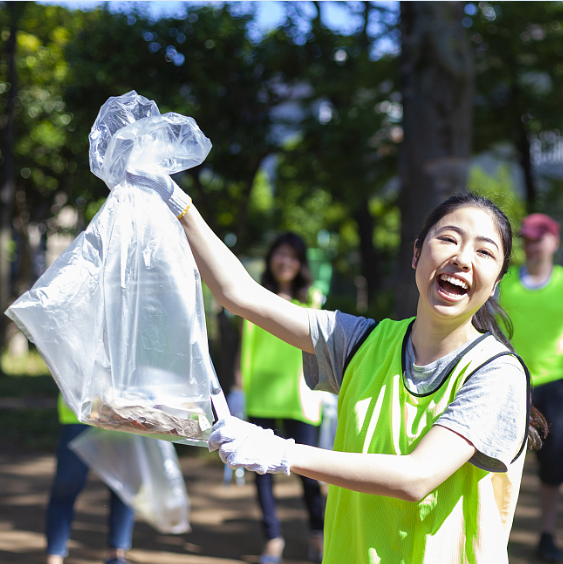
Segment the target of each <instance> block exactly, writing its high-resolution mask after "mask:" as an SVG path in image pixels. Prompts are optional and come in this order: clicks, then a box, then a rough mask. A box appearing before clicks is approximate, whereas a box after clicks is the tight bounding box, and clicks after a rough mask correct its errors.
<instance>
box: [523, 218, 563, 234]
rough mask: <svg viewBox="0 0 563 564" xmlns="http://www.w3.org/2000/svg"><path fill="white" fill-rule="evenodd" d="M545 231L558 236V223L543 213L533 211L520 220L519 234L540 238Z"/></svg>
mask: <svg viewBox="0 0 563 564" xmlns="http://www.w3.org/2000/svg"><path fill="white" fill-rule="evenodd" d="M546 233H551V234H552V235H556V236H559V223H557V221H555V220H554V219H552V218H551V217H549V216H548V215H545V214H544V213H533V214H530V215H528V216H526V217H525V218H524V219H523V220H522V227H521V228H520V236H521V237H526V239H533V240H536V239H541V238H542V237H543V236H544V235H545V234H546Z"/></svg>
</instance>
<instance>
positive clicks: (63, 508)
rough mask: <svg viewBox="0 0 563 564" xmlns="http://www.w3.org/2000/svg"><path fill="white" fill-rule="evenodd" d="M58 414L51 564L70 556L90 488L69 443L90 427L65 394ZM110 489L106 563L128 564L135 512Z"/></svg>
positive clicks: (49, 509) (50, 524)
mask: <svg viewBox="0 0 563 564" xmlns="http://www.w3.org/2000/svg"><path fill="white" fill-rule="evenodd" d="M58 413H59V421H60V423H61V425H62V428H61V434H60V437H59V444H58V446H57V470H56V473H55V479H54V481H53V485H52V486H51V492H50V497H49V504H48V506H47V513H46V523H45V531H46V536H47V564H62V562H63V560H64V558H66V556H68V548H67V544H68V540H69V539H70V534H71V528H72V520H73V518H74V503H75V501H76V498H77V496H78V494H79V493H80V492H81V491H82V490H83V489H84V487H85V485H86V478H87V476H88V470H89V468H88V466H87V465H86V464H84V462H82V460H80V458H79V457H78V456H77V455H76V454H75V453H74V451H73V450H72V449H71V448H70V447H69V443H71V442H72V441H73V440H74V439H75V438H76V437H78V436H79V435H80V434H81V433H82V432H84V431H85V430H86V429H89V428H90V427H89V425H84V424H82V423H80V422H79V421H78V418H77V417H76V415H75V414H74V412H73V411H72V410H71V409H70V407H69V406H68V405H67V404H66V402H65V401H64V399H63V396H62V394H59V399H58ZM108 489H109V491H110V503H109V506H110V509H109V519H108V525H109V536H108V559H107V560H106V564H128V562H127V560H126V559H125V552H126V551H127V550H128V549H130V548H131V539H132V536H133V527H134V525H135V513H134V511H133V509H131V508H130V507H128V506H127V505H125V504H124V503H123V501H121V499H120V498H119V496H118V495H117V494H116V493H115V492H114V491H113V490H112V489H110V488H108Z"/></svg>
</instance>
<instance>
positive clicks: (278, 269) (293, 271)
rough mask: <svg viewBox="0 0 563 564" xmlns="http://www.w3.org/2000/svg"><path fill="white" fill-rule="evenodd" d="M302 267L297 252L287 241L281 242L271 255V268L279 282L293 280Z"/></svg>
mask: <svg viewBox="0 0 563 564" xmlns="http://www.w3.org/2000/svg"><path fill="white" fill-rule="evenodd" d="M300 268H301V263H300V262H299V258H298V256H297V252H296V251H295V250H294V249H293V247H292V246H291V245H288V244H287V243H283V244H281V245H280V246H279V247H278V248H277V249H276V250H275V251H274V252H273V254H272V256H271V257H270V270H271V271H272V275H273V276H274V278H275V279H276V282H277V283H278V284H288V283H290V282H293V279H294V278H295V277H296V276H297V274H298V273H299V269H300Z"/></svg>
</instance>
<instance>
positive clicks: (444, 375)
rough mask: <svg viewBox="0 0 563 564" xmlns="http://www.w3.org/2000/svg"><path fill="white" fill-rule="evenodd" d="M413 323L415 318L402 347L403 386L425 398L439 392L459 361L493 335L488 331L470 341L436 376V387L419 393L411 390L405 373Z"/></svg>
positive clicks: (415, 394)
mask: <svg viewBox="0 0 563 564" xmlns="http://www.w3.org/2000/svg"><path fill="white" fill-rule="evenodd" d="M413 323H414V319H413V321H412V322H411V323H410V324H409V326H408V328H407V332H406V333H405V337H404V339H403V347H402V350H401V370H402V376H403V386H405V389H406V390H407V391H408V392H409V394H411V395H413V396H415V397H417V398H424V397H427V396H429V395H431V394H434V393H435V392H437V391H438V390H439V389H440V388H441V387H442V386H443V385H444V383H445V382H446V380H447V379H448V377H449V376H450V374H451V372H452V370H453V369H454V368H455V367H456V366H457V364H458V363H459V361H460V360H461V359H462V358H463V357H464V356H465V355H466V354H467V353H468V352H469V351H470V350H471V349H472V348H473V347H476V346H477V345H478V344H479V343H480V342H481V341H483V340H484V339H486V338H487V337H488V336H489V335H491V332H490V331H487V333H484V334H483V335H481V336H480V337H478V338H477V339H475V340H474V341H473V342H471V343H469V345H467V346H466V347H465V348H464V349H463V350H462V351H461V352H459V353H458V354H456V355H455V357H454V358H453V359H452V361H451V362H450V363H449V364H448V365H447V366H446V367H445V368H444V369H443V370H442V372H441V373H440V376H439V377H438V378H436V380H438V382H439V384H438V385H437V386H436V387H435V388H433V389H432V391H431V392H426V393H424V394H417V393H415V392H411V390H409V387H408V386H407V376H406V373H405V359H406V357H407V345H408V342H409V337H410V334H411V331H412V326H413ZM479 368H480V367H479Z"/></svg>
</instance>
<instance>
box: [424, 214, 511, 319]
mask: <svg viewBox="0 0 563 564" xmlns="http://www.w3.org/2000/svg"><path fill="white" fill-rule="evenodd" d="M503 259H504V249H503V246H502V240H501V237H500V234H499V232H498V229H497V227H496V225H495V223H494V221H493V218H492V216H491V215H490V214H489V213H488V212H487V211H484V210H482V209H480V208H475V207H463V208H459V209H457V210H456V211H454V212H452V213H450V214H448V215H446V216H444V217H443V218H442V219H441V220H440V221H439V222H438V223H436V224H435V225H434V226H433V227H432V228H431V229H430V231H429V232H428V235H427V236H426V239H425V240H424V242H423V244H422V248H421V250H420V252H419V251H418V249H416V247H415V251H414V259H413V268H415V269H416V284H417V286H418V290H419V292H420V300H419V308H420V307H423V308H426V309H427V311H429V312H430V313H431V314H432V315H435V316H438V317H441V318H444V317H447V318H452V317H458V316H459V317H460V318H461V319H462V320H466V319H470V318H471V317H473V315H474V314H475V313H476V312H477V310H479V308H480V307H481V306H482V305H483V304H484V303H485V302H486V301H487V300H488V299H489V297H490V296H491V295H492V294H493V293H494V291H495V287H496V283H497V281H498V279H499V276H500V272H501V269H502V265H503Z"/></svg>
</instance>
